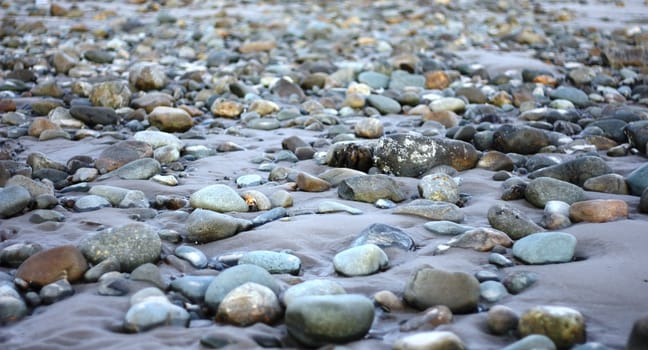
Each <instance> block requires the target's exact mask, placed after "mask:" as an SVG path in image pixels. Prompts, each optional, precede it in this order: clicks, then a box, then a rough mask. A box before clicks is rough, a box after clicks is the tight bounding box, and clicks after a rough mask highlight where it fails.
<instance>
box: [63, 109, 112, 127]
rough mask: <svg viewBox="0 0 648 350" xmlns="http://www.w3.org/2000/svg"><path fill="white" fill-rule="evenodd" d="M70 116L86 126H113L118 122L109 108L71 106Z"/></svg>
mask: <svg viewBox="0 0 648 350" xmlns="http://www.w3.org/2000/svg"><path fill="white" fill-rule="evenodd" d="M70 115H71V116H72V117H74V118H75V119H77V120H80V121H81V122H83V123H84V124H86V125H88V126H91V127H93V126H95V125H113V124H116V123H117V121H118V120H119V117H118V116H117V113H115V110H114V109H113V108H109V107H92V106H83V105H79V106H72V107H71V108H70Z"/></svg>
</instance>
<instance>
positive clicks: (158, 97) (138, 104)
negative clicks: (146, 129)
mask: <svg viewBox="0 0 648 350" xmlns="http://www.w3.org/2000/svg"><path fill="white" fill-rule="evenodd" d="M173 102H174V99H173V96H171V95H169V94H167V93H164V92H149V93H147V94H144V95H141V96H140V97H137V98H134V99H133V100H132V101H131V107H132V108H134V109H139V108H143V109H144V111H146V113H151V112H152V111H153V110H154V109H155V107H159V106H164V107H172V106H173Z"/></svg>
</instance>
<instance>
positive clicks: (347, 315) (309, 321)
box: [285, 294, 374, 347]
mask: <svg viewBox="0 0 648 350" xmlns="http://www.w3.org/2000/svg"><path fill="white" fill-rule="evenodd" d="M373 321H374V305H373V302H372V301H371V300H370V299H369V298H367V297H365V296H362V295H356V294H342V295H315V296H302V297H299V298H297V299H295V301H293V302H291V303H290V304H288V306H287V307H286V316H285V322H286V328H287V329H288V334H290V335H291V336H292V337H293V338H295V339H296V340H297V341H299V343H301V344H303V345H305V346H308V347H318V346H323V345H326V344H330V343H347V342H350V341H354V340H359V339H362V338H363V337H364V336H365V335H366V334H367V332H369V329H370V328H371V324H372V323H373Z"/></svg>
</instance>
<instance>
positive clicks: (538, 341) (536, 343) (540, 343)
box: [502, 334, 556, 350]
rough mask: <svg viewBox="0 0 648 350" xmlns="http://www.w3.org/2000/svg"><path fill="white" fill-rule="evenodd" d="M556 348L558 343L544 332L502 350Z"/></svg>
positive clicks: (545, 349)
mask: <svg viewBox="0 0 648 350" xmlns="http://www.w3.org/2000/svg"><path fill="white" fill-rule="evenodd" d="M540 349H541V350H556V345H555V344H554V343H553V341H551V339H550V338H549V337H547V336H546V335H542V334H532V335H527V336H526V337H524V338H522V339H520V340H518V341H516V342H515V343H513V344H511V345H509V346H507V347H505V348H502V350H540Z"/></svg>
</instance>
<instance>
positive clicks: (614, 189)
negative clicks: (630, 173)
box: [583, 174, 630, 195]
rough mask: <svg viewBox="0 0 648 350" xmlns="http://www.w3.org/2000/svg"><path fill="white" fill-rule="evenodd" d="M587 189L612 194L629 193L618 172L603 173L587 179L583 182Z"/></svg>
mask: <svg viewBox="0 0 648 350" xmlns="http://www.w3.org/2000/svg"><path fill="white" fill-rule="evenodd" d="M583 188H584V189H585V190H587V191H596V192H603V193H612V194H623V195H626V194H629V193H630V190H629V189H628V184H627V183H626V180H625V178H624V177H623V176H621V175H619V174H605V175H600V176H595V177H591V178H589V179H587V180H586V181H585V183H583Z"/></svg>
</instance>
